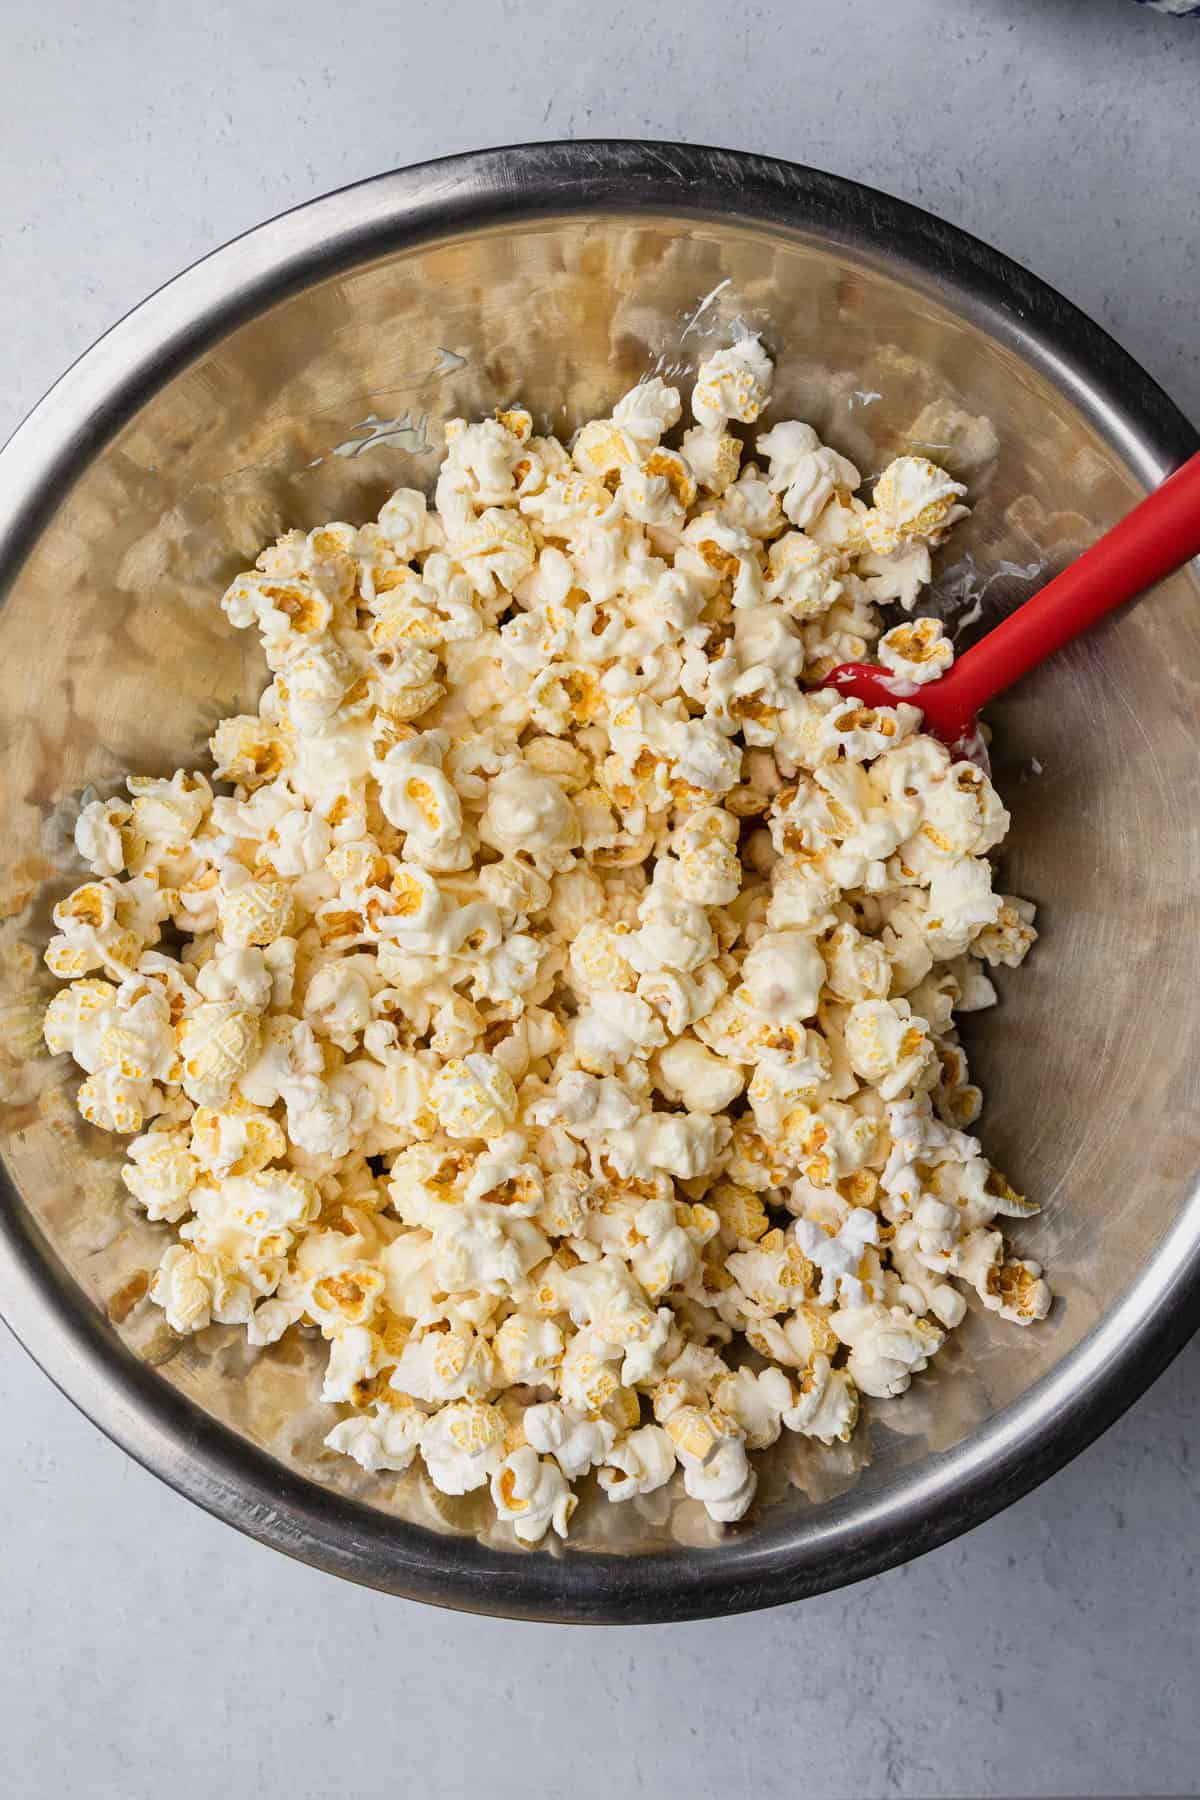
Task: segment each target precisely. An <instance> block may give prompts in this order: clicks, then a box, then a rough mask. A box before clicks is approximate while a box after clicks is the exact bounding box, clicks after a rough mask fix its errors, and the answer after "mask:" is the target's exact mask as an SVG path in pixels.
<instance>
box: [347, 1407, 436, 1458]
mask: <svg viewBox="0 0 1200 1800" xmlns="http://www.w3.org/2000/svg"><path fill="white" fill-rule="evenodd" d="M426 1423H427V1415H426V1414H425V1413H423V1412H422V1411H421V1409H420V1408H419V1407H417V1406H414V1405H413V1404H411V1402H410V1403H409V1404H408V1405H404V1406H391V1405H385V1406H377V1407H376V1408H375V1409H374V1410H373V1411H372V1412H371V1413H359V1414H357V1415H355V1416H354V1417H353V1418H349V1419H343V1420H342V1422H341V1424H340V1425H335V1426H334V1428H333V1430H332V1431H330V1432H327V1433H326V1436H325V1442H326V1444H327V1445H328V1446H329V1448H330V1449H331V1450H336V1451H338V1452H339V1453H340V1454H341V1455H342V1456H352V1457H353V1458H354V1460H355V1462H356V1463H357V1464H358V1465H359V1467H360V1468H362V1469H365V1470H366V1471H367V1473H368V1474H369V1475H374V1474H375V1473H377V1471H379V1470H380V1469H389V1470H393V1471H394V1472H395V1473H396V1474H398V1475H402V1474H403V1473H404V1471H405V1470H406V1469H407V1468H409V1467H410V1466H411V1464H412V1462H413V1459H414V1457H415V1456H416V1454H417V1451H418V1449H419V1447H420V1443H421V1434H422V1432H423V1431H424V1429H425V1425H426Z"/></svg>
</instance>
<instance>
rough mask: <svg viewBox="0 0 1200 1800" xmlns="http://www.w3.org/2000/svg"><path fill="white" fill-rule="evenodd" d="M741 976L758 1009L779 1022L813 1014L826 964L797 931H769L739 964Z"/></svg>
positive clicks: (792, 1022) (795, 1021) (798, 1020)
mask: <svg viewBox="0 0 1200 1800" xmlns="http://www.w3.org/2000/svg"><path fill="white" fill-rule="evenodd" d="M742 979H743V981H744V982H745V984H746V990H747V992H748V994H749V996H750V999H751V1000H752V1001H753V1003H754V1005H755V1006H756V1007H757V1008H758V1009H759V1011H760V1012H761V1013H763V1014H765V1015H766V1017H768V1018H771V1019H775V1020H778V1022H779V1023H780V1024H781V1025H798V1024H800V1023H801V1022H802V1021H803V1020H805V1019H811V1018H813V1017H815V1015H816V1011H817V1001H818V999H819V997H820V993H821V987H822V984H823V983H824V980H825V963H824V960H823V958H822V956H821V953H820V951H819V950H818V949H817V947H816V945H815V944H814V943H813V942H812V940H811V939H810V938H807V937H805V936H804V934H803V933H802V932H800V931H768V932H765V933H764V934H763V936H762V937H760V938H759V939H758V941H757V942H756V943H755V945H754V948H753V949H752V950H751V951H750V953H749V955H748V956H747V957H746V960H745V962H744V963H743V964H742Z"/></svg>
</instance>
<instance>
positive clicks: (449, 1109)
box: [429, 1051, 517, 1138]
mask: <svg viewBox="0 0 1200 1800" xmlns="http://www.w3.org/2000/svg"><path fill="white" fill-rule="evenodd" d="M429 1099H430V1104H431V1105H432V1107H433V1110H434V1111H435V1112H436V1114H437V1117H438V1121H439V1123H440V1124H441V1126H442V1129H443V1130H444V1131H445V1132H446V1133H447V1135H448V1136H450V1137H454V1138H493V1137H496V1136H497V1135H498V1134H499V1133H500V1132H502V1131H503V1130H505V1128H506V1127H507V1126H509V1125H511V1124H512V1122H513V1120H514V1119H515V1117H516V1113H517V1094H516V1089H515V1088H514V1087H513V1083H512V1077H511V1076H510V1075H509V1074H508V1072H507V1070H506V1069H504V1068H503V1067H502V1065H501V1064H500V1063H498V1062H497V1061H496V1058H495V1057H494V1056H488V1055H486V1054H485V1053H483V1052H482V1051H475V1052H472V1053H471V1054H470V1055H469V1056H466V1057H463V1058H461V1059H460V1058H457V1057H456V1058H452V1059H451V1060H450V1061H449V1062H447V1063H445V1064H443V1066H442V1068H441V1069H440V1070H439V1071H438V1073H437V1075H436V1076H435V1077H434V1080H433V1083H432V1085H431V1087H430V1093H429Z"/></svg>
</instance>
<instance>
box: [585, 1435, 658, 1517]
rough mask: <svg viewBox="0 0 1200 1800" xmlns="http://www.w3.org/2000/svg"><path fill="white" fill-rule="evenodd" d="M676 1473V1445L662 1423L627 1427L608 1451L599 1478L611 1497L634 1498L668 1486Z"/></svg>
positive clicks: (620, 1498)
mask: <svg viewBox="0 0 1200 1800" xmlns="http://www.w3.org/2000/svg"><path fill="white" fill-rule="evenodd" d="M674 1473H675V1445H674V1443H673V1442H672V1440H671V1438H670V1436H669V1435H668V1433H667V1432H665V1431H664V1430H663V1428H662V1426H661V1425H642V1426H641V1427H639V1429H638V1430H636V1431H627V1432H625V1433H623V1435H622V1436H621V1437H619V1438H618V1439H617V1440H616V1442H615V1443H614V1444H613V1445H612V1446H611V1447H610V1448H609V1450H608V1451H607V1452H606V1453H605V1458H604V1464H603V1467H602V1468H601V1469H600V1472H599V1475H598V1476H597V1480H598V1481H599V1483H600V1486H601V1487H602V1488H603V1490H604V1492H605V1493H606V1494H607V1495H608V1497H609V1499H610V1500H632V1499H634V1498H635V1497H636V1496H637V1495H639V1494H653V1493H656V1492H657V1491H658V1489H659V1488H660V1487H665V1486H666V1484H667V1482H668V1481H670V1479H671V1476H672V1475H673V1474H674Z"/></svg>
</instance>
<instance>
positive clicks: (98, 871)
mask: <svg viewBox="0 0 1200 1800" xmlns="http://www.w3.org/2000/svg"><path fill="white" fill-rule="evenodd" d="M132 817H133V809H132V807H130V806H127V805H126V803H125V801H124V800H117V799H112V800H89V801H88V803H87V805H86V806H84V807H83V808H82V810H81V811H80V814H79V818H78V819H77V821H76V824H75V848H76V850H77V851H78V852H79V855H80V856H81V857H82V859H83V861H84V862H85V863H87V865H88V867H89V868H90V869H91V871H92V874H93V875H119V874H120V873H121V871H122V870H123V869H124V867H125V857H126V849H125V833H126V832H127V830H128V828H129V823H130V820H131V819H132Z"/></svg>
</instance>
